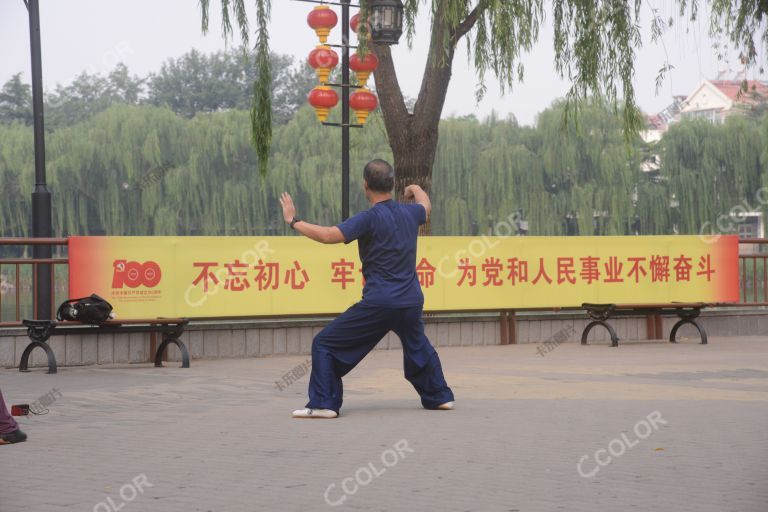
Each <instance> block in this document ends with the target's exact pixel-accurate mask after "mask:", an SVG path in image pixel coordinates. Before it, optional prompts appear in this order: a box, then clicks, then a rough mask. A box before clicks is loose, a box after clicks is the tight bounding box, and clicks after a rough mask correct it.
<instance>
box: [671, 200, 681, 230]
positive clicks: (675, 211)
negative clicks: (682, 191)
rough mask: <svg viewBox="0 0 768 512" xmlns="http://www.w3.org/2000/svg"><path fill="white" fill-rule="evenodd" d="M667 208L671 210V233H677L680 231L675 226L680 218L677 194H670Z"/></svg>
mask: <svg viewBox="0 0 768 512" xmlns="http://www.w3.org/2000/svg"><path fill="white" fill-rule="evenodd" d="M669 208H670V209H671V210H672V233H673V234H675V235H677V234H679V233H680V230H679V229H678V226H677V224H678V221H679V220H680V201H678V200H677V195H675V194H672V197H671V198H670V199H669Z"/></svg>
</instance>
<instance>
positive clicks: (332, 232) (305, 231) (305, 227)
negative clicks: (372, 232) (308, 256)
mask: <svg viewBox="0 0 768 512" xmlns="http://www.w3.org/2000/svg"><path fill="white" fill-rule="evenodd" d="M280 205H281V206H282V207H283V219H284V220H285V222H287V223H289V224H290V223H291V221H293V218H294V217H296V206H294V204H293V198H291V195H290V194H289V193H288V192H283V194H282V195H281V196H280ZM293 229H295V230H296V231H298V232H299V233H301V234H302V235H304V236H306V237H307V238H311V239H312V240H314V241H315V242H320V243H321V244H341V243H344V235H343V234H342V232H341V230H340V229H339V228H337V227H336V226H330V227H328V226H318V225H317V224H310V223H309V222H304V221H303V220H302V221H299V222H296V223H295V224H294V225H293Z"/></svg>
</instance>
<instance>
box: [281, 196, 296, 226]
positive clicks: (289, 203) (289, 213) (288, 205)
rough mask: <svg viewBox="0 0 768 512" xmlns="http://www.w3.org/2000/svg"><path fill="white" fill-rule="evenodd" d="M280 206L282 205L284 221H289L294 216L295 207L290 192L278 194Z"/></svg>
mask: <svg viewBox="0 0 768 512" xmlns="http://www.w3.org/2000/svg"><path fill="white" fill-rule="evenodd" d="M280 206H282V207H283V219H285V222H291V221H292V220H293V218H294V217H295V216H296V207H295V206H294V204H293V198H291V194H289V193H288V192H283V193H282V194H281V195H280Z"/></svg>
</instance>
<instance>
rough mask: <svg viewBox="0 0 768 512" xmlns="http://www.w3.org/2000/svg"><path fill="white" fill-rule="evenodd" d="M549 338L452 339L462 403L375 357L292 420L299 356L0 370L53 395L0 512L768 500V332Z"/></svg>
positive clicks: (677, 506) (621, 508) (665, 507)
mask: <svg viewBox="0 0 768 512" xmlns="http://www.w3.org/2000/svg"><path fill="white" fill-rule="evenodd" d="M536 349H537V346H536V345H533V344H532V345H518V346H495V347H466V348H465V347H449V348H441V349H440V355H441V357H442V360H443V366H444V369H445V374H446V377H447V379H448V382H449V384H450V385H451V387H452V388H453V390H454V392H455V394H456V397H457V409H456V410H454V411H426V410H423V409H421V407H420V404H419V402H418V400H417V397H416V394H415V392H414V391H413V390H412V389H411V388H410V385H409V384H408V383H407V382H406V381H405V380H404V379H403V376H402V369H401V366H402V360H401V357H402V354H401V353H400V352H398V351H396V350H393V351H376V352H374V353H372V354H371V355H370V356H369V358H368V359H367V360H365V361H364V362H363V364H362V365H361V366H360V367H358V368H357V369H356V370H355V371H353V372H352V374H350V375H349V376H348V378H347V379H345V388H346V396H345V403H344V408H343V410H342V416H341V417H340V418H339V419H337V420H295V419H292V418H291V417H290V412H291V411H292V410H293V409H295V408H299V407H301V406H303V405H304V404H305V402H306V397H305V393H306V385H307V380H308V376H306V375H304V376H303V377H301V378H300V379H299V380H298V381H297V382H295V383H293V384H290V385H286V383H285V381H283V382H282V384H281V385H280V386H278V385H276V383H275V382H276V381H280V380H281V379H282V378H283V376H285V375H286V374H290V373H291V372H292V370H294V369H297V374H298V375H300V374H301V373H303V371H302V370H301V367H302V363H304V362H305V361H306V360H307V358H306V357H301V356H296V357H270V358H262V359H243V360H195V361H193V363H192V368H190V369H188V370H184V369H180V368H176V367H168V368H163V369H156V368H153V367H151V366H149V365H131V366H120V367H117V366H116V367H77V368H74V367H70V368H61V369H60V371H59V374H58V375H46V374H44V373H43V370H35V371H33V372H32V373H28V374H20V373H18V372H17V371H14V370H0V388H2V391H3V394H4V395H5V397H6V399H7V400H8V401H9V406H10V404H11V403H24V402H26V403H34V402H35V401H36V400H38V399H39V398H40V397H44V396H46V395H47V396H48V399H47V400H44V401H53V403H51V404H50V405H49V406H48V409H49V411H50V412H49V413H48V414H47V415H44V416H32V417H30V418H28V419H27V418H22V419H21V423H22V428H23V429H24V430H25V431H26V432H27V433H28V434H29V436H30V441H29V442H27V443H24V444H20V445H13V446H3V447H0V460H2V467H3V471H2V482H1V483H0V512H22V511H25V512H26V511H29V512H64V511H67V512H70V511H72V512H74V511H82V512H91V511H95V512H113V511H118V510H120V511H121V512H154V511H163V512H175V511H179V512H187V511H189V512H192V511H201V512H206V511H211V512H240V511H244V512H245V511H247V512H253V511H291V512H292V511H306V510H359V511H362V510H365V511H408V512H410V511H437V512H442V511H519V512H547V511H560V510H562V511H568V512H576V511H590V512H592V511H600V512H625V511H635V510H636V511H662V512H684V511H691V512H766V511H768V340H766V339H765V338H758V337H749V338H722V337H720V338H718V337H714V338H712V339H711V340H710V344H709V345H708V346H701V345H698V344H695V343H694V342H693V341H687V342H684V343H681V344H678V345H672V344H667V343H662V342H637V343H625V344H623V345H622V346H621V347H619V348H610V347H608V346H606V345H604V344H595V345H590V346H585V347H583V346H580V345H576V344H572V343H566V344H563V345H560V346H558V347H556V348H554V350H551V351H550V352H548V353H546V354H545V355H541V353H537V350H536ZM288 381H290V379H288ZM280 388H283V389H280Z"/></svg>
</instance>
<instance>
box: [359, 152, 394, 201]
mask: <svg viewBox="0 0 768 512" xmlns="http://www.w3.org/2000/svg"><path fill="white" fill-rule="evenodd" d="M363 177H364V178H365V182H366V183H367V184H368V188H369V189H371V190H372V191H373V192H378V193H380V194H389V193H390V192H392V189H394V188H395V170H394V169H393V168H392V166H391V165H389V162H387V161H385V160H381V159H376V160H371V161H370V162H368V165H366V166H365V170H364V171H363Z"/></svg>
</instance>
